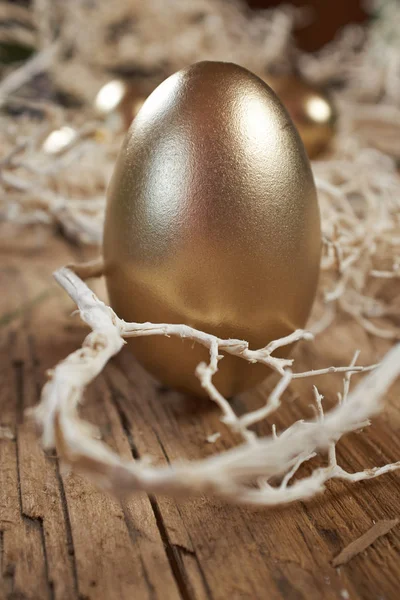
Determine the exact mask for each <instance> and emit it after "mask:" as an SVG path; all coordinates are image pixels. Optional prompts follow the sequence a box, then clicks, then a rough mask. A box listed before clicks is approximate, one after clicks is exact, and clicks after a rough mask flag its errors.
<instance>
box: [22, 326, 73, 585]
mask: <svg viewBox="0 0 400 600" xmlns="http://www.w3.org/2000/svg"><path fill="white" fill-rule="evenodd" d="M28 348H29V354H30V359H31V363H32V369H33V373H34V377H35V382H36V395H37V398H39V397H40V389H41V388H40V384H39V377H38V373H37V370H38V368H39V366H40V361H39V360H38V358H37V356H36V352H35V340H34V337H33V335H32V334H29V335H28ZM54 458H55V459H56V460H55V469H54V474H55V478H56V481H57V486H58V491H59V494H60V501H61V502H60V504H61V510H62V515H63V520H64V525H65V535H66V545H67V554H68V560H69V563H70V566H71V571H72V577H73V586H74V593H75V594H76V596H77V597H78V595H79V585H78V571H77V566H76V560H75V549H74V542H73V538H72V527H71V520H70V516H69V512H68V503H67V498H66V494H65V489H64V483H63V480H62V477H61V472H60V463H59V460H58V458H57V457H56V455H55V453H54ZM43 533H44V532H43ZM44 550H45V548H44ZM45 559H46V569H47V567H48V565H47V555H46V554H45ZM49 585H50V586H53V587H54V584H53V582H50V581H49ZM53 593H54V592H53Z"/></svg>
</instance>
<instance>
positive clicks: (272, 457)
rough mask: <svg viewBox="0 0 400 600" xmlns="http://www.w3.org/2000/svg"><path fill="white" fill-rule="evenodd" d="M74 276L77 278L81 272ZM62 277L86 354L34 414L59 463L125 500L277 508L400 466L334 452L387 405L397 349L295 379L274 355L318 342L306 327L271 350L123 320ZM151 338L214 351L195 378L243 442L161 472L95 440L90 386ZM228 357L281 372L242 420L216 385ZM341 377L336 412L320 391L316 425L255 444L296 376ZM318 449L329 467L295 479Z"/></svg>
mask: <svg viewBox="0 0 400 600" xmlns="http://www.w3.org/2000/svg"><path fill="white" fill-rule="evenodd" d="M77 270H78V272H79V268H78V269H77ZM80 272H81V274H85V276H89V275H99V274H101V263H98V264H95V265H92V266H91V265H89V266H88V267H84V268H83V269H82V268H81V270H80ZM55 277H56V280H57V281H58V283H59V284H60V285H61V286H62V287H63V288H64V289H65V291H66V292H67V293H68V294H69V296H70V297H71V298H72V299H73V300H74V302H75V303H76V304H77V307H78V310H79V314H80V316H81V318H82V319H83V321H85V323H87V325H89V327H90V328H91V329H92V332H91V333H90V334H89V335H88V336H87V337H86V339H85V341H84V343H83V345H82V348H81V349H79V350H77V351H76V352H73V353H72V354H70V355H69V356H68V357H67V358H66V359H65V360H63V361H62V362H61V363H59V364H58V365H57V366H56V367H55V368H54V369H53V370H52V371H51V372H50V373H49V380H48V382H47V383H46V385H45V386H44V388H43V392H42V398H41V402H40V404H39V405H38V406H37V407H36V408H35V409H34V410H33V415H34V418H35V420H36V422H37V424H38V425H39V427H40V429H41V430H42V436H43V444H44V446H45V447H46V448H54V447H55V448H56V450H57V453H58V456H59V458H60V459H61V461H63V462H64V463H66V464H69V465H71V466H73V467H74V468H75V469H76V470H78V471H80V472H82V473H84V474H85V475H86V476H88V477H89V478H90V479H92V480H93V481H94V482H95V483H96V484H97V485H98V486H99V487H101V488H103V489H105V490H107V491H111V492H114V493H115V494H118V495H120V494H122V493H124V494H125V493H129V492H135V491H146V492H147V493H163V494H171V495H198V494H208V495H212V496H216V497H219V498H221V499H223V500H225V501H229V502H234V503H243V504H255V505H262V506H270V505H276V504H284V503H287V502H292V501H294V500H300V499H303V500H305V499H307V498H310V497H312V496H314V495H315V494H316V493H318V492H321V491H322V490H323V489H324V484H325V482H326V481H328V480H329V479H334V478H336V479H345V480H348V481H360V480H361V479H370V478H373V477H377V476H379V475H381V474H383V473H387V472H389V471H393V470H395V469H397V468H398V467H400V461H399V462H396V463H393V464H388V465H385V466H383V467H379V468H373V469H366V470H364V471H361V472H358V473H348V472H346V471H344V470H343V469H342V468H341V467H340V466H339V465H338V464H337V460H336V451H335V446H336V443H337V442H338V441H339V440H340V438H341V437H342V436H343V435H345V434H346V433H349V432H351V431H356V430H359V429H360V428H362V427H365V426H367V425H369V419H370V418H371V417H373V416H375V415H376V414H377V413H378V412H379V411H380V410H381V409H382V405H381V398H382V396H383V395H384V394H385V392H386V391H387V389H388V388H389V387H390V385H391V384H392V383H393V381H394V380H395V379H396V377H397V376H398V375H399V374H400V344H397V345H396V346H395V347H394V348H393V349H392V350H391V351H390V352H389V353H388V355H387V356H386V357H385V359H384V360H383V361H382V363H381V364H380V365H379V366H372V367H366V368H365V367H364V368H363V367H358V366H356V365H355V362H356V359H357V356H358V354H357V353H356V355H355V356H354V359H353V361H352V362H351V364H350V365H349V366H347V367H328V368H326V369H321V370H319V371H309V372H304V373H294V372H293V371H292V363H293V361H292V360H291V359H281V358H276V357H274V356H273V353H274V351H275V350H276V349H277V348H279V347H282V346H285V345H287V344H290V343H293V342H294V341H297V340H301V339H304V340H309V339H311V338H312V335H311V334H310V333H308V332H306V331H303V330H298V331H295V332H294V333H293V334H292V335H289V336H287V337H286V338H283V339H281V340H276V341H274V342H271V343H270V344H268V345H267V346H266V347H265V348H261V349H259V350H250V349H249V348H248V344H247V343H246V342H244V341H241V340H232V339H230V340H222V339H219V338H217V337H215V336H212V335H209V334H206V333H204V332H201V331H197V330H195V329H192V328H190V327H188V326H186V325H168V324H153V323H126V322H125V321H123V320H122V319H119V318H118V317H117V315H116V314H115V313H114V311H113V310H112V309H111V308H109V307H108V306H106V305H105V304H104V303H103V302H101V301H100V300H99V299H98V298H97V297H96V295H95V294H94V293H93V292H92V291H91V290H90V289H89V288H88V286H87V285H86V284H85V283H84V282H83V280H82V279H80V277H79V276H78V275H77V274H76V273H74V272H73V271H72V270H71V269H69V268H62V269H60V270H59V271H57V272H56V273H55ZM148 335H168V336H179V337H184V338H189V339H192V340H193V341H194V342H196V343H199V344H202V345H203V346H205V347H206V348H207V349H208V350H209V353H210V360H209V363H208V364H206V363H201V364H199V365H198V367H197V369H196V375H197V377H198V378H199V380H200V382H201V385H202V386H203V387H204V389H205V390H206V391H207V392H208V394H209V396H210V398H211V400H213V401H214V402H215V403H216V404H217V405H218V407H219V408H220V410H221V413H222V416H221V421H222V422H223V423H224V425H225V426H226V427H229V428H230V429H231V430H232V431H233V432H234V433H236V434H240V436H241V438H242V439H243V444H242V445H240V446H238V447H235V448H233V449H232V450H229V451H227V452H224V453H221V454H219V455H216V456H213V457H211V458H206V459H204V460H200V461H196V462H181V463H179V464H172V465H170V466H167V467H157V466H151V465H149V464H148V461H146V463H143V462H141V461H137V460H131V461H127V460H123V459H121V458H120V457H119V456H118V455H117V454H115V453H114V452H113V451H112V450H111V449H110V448H108V447H107V446H106V445H105V444H104V443H103V442H102V441H101V440H99V439H98V438H97V437H94V435H93V428H92V427H91V426H90V425H89V424H88V423H85V422H83V421H82V420H81V419H80V417H79V414H78V406H79V404H80V403H81V402H82V400H83V393H84V390H85V388H86V386H87V385H88V384H89V383H90V382H91V381H92V380H93V379H94V378H95V377H96V376H97V375H98V374H99V373H100V372H101V371H102V369H103V368H104V367H105V365H106V363H107V362H108V360H109V359H110V358H111V357H112V356H114V355H115V354H117V353H118V352H119V351H120V350H121V348H122V346H123V344H124V338H127V337H138V336H148ZM226 353H229V354H233V355H235V356H238V357H240V358H242V359H243V360H248V361H250V362H259V363H263V364H265V365H266V366H269V367H270V368H271V369H272V370H274V371H275V372H277V373H279V374H280V376H281V378H280V380H279V382H278V384H277V385H276V386H275V388H274V390H273V391H272V392H271V394H270V395H269V397H268V398H267V400H266V403H265V405H264V406H263V407H262V408H260V409H257V410H254V411H252V412H248V413H246V414H244V415H242V416H240V417H238V416H237V415H236V414H235V412H234V410H233V408H232V406H231V405H230V403H229V402H228V401H227V400H226V399H225V398H224V397H223V396H222V395H221V394H220V393H219V392H218V390H217V389H216V387H215V386H214V385H213V381H212V377H213V375H214V374H215V372H216V370H217V369H218V363H219V361H220V360H223V354H226ZM362 371H370V373H369V374H368V375H367V376H366V377H365V379H363V381H362V382H361V383H360V384H359V385H358V386H357V387H356V389H355V390H354V391H352V392H350V391H349V388H350V379H351V376H352V375H353V374H354V373H356V372H362ZM334 372H339V373H344V381H343V392H342V393H341V395H340V398H339V402H338V405H337V406H336V408H334V409H332V410H331V411H330V412H329V413H327V414H324V411H323V408H322V396H321V395H320V394H319V392H318V390H317V388H315V387H314V395H315V403H316V408H317V417H316V418H315V419H314V420H312V421H304V420H301V421H297V422H296V423H294V424H293V425H291V426H290V427H288V428H287V429H286V430H285V431H283V432H282V433H281V434H280V435H279V436H278V435H277V434H276V431H275V429H273V434H272V436H270V437H264V438H258V437H257V436H256V434H255V433H254V432H253V431H251V430H250V429H249V427H250V426H251V425H254V424H255V423H257V422H259V421H261V420H263V419H265V418H266V417H268V416H270V415H271V414H273V413H274V412H275V411H276V410H277V409H278V408H279V406H280V404H281V397H282V394H283V393H284V391H285V390H286V389H287V387H288V386H289V384H290V382H291V380H292V379H295V378H304V377H310V376H316V375H324V374H327V373H334ZM321 452H322V453H328V464H327V465H326V466H325V467H322V468H317V469H314V470H313V471H312V472H311V475H308V476H306V477H304V478H302V479H298V480H296V481H295V482H294V483H292V481H291V480H292V478H293V476H294V475H295V474H296V472H297V470H298V469H299V467H300V466H301V465H302V464H303V463H304V462H306V461H308V460H310V459H311V458H313V457H314V456H315V455H316V454H317V453H321ZM277 481H278V483H276V482H277ZM255 483H256V484H257V485H255Z"/></svg>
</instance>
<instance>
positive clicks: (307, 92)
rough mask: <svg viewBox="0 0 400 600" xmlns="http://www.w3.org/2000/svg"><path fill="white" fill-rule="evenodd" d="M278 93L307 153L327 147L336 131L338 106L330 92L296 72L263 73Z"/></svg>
mask: <svg viewBox="0 0 400 600" xmlns="http://www.w3.org/2000/svg"><path fill="white" fill-rule="evenodd" d="M261 77H262V78H263V79H264V81H266V83H267V84H268V85H269V86H271V88H272V89H273V90H274V92H275V93H276V94H277V95H278V96H279V98H280V100H281V101H282V104H283V105H284V106H285V108H286V109H287V111H288V112H289V114H290V116H291V117H292V119H293V122H294V124H295V125H296V127H297V130H298V132H299V133H300V136H301V139H302V140H303V143H304V146H305V148H306V150H307V154H308V156H309V157H310V158H315V157H316V156H318V155H319V154H321V153H322V152H324V151H326V150H327V149H328V147H329V144H330V142H331V140H332V138H333V137H334V135H335V123H336V117H337V115H336V110H335V106H334V104H333V102H332V99H331V98H330V97H329V95H328V94H327V93H326V92H325V91H324V90H321V89H318V88H316V87H313V86H312V85H310V84H308V83H307V82H305V81H304V80H302V79H300V78H299V77H295V76H292V75H290V76H288V75H285V76H280V77H278V76H271V75H262V76H261Z"/></svg>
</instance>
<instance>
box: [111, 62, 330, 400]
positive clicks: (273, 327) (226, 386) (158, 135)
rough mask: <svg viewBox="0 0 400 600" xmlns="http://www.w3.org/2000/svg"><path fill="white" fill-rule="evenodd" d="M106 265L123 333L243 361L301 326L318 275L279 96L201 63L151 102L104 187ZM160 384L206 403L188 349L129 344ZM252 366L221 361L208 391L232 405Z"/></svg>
mask: <svg viewBox="0 0 400 600" xmlns="http://www.w3.org/2000/svg"><path fill="white" fill-rule="evenodd" d="M103 251H104V259H105V267H106V282H107V288H108V293H109V297H110V302H111V305H112V307H113V308H114V310H115V311H116V312H117V314H118V315H119V316H120V317H121V318H123V319H125V320H127V321H136V322H142V321H151V322H153V323H185V324H186V325H189V326H192V327H195V328H197V329H201V330H203V331H205V332H208V333H211V334H214V335H217V336H219V337H221V338H238V339H244V340H247V341H248V342H249V345H250V348H259V347H262V346H265V345H266V344H267V343H268V342H270V341H271V340H272V339H275V338H278V337H281V336H284V335H287V334H289V333H291V332H292V331H294V330H295V329H296V328H299V327H303V326H304V325H305V323H306V321H307V318H308V315H309V312H310V309H311V305H312V303H313V299H314V296H315V291H316V286H317V279H318V273H319V262H320V251H321V236H320V217H319V209H318V203H317V198H316V191H315V186H314V182H313V177H312V174H311V170H310V165H309V161H308V158H307V155H306V152H305V150H304V146H303V144H302V142H301V139H300V137H299V135H298V133H297V131H296V129H295V127H294V126H293V123H292V121H291V119H290V117H289V116H288V113H287V112H286V110H285V109H284V108H283V106H282V104H281V102H280V101H279V100H278V98H277V96H276V95H275V93H274V92H273V91H272V90H271V89H270V88H269V87H268V86H267V85H266V84H265V83H264V82H263V81H261V80H260V79H259V78H258V77H257V76H255V75H253V74H252V73H250V72H249V71H247V70H246V69H243V68H242V67H239V66H237V65H234V64H231V63H218V62H202V63H197V64H194V65H192V66H191V67H189V68H187V69H185V70H183V71H180V72H178V73H176V74H175V75H172V76H171V77H169V78H168V79H167V80H165V81H164V82H163V83H162V84H161V85H160V86H159V87H158V88H156V90H155V91H154V92H153V93H152V94H151V95H150V96H149V97H148V99H147V100H146V101H145V103H144V104H143V106H142V108H141V110H140V111H139V113H138V115H137V117H136V118H135V119H134V121H133V122H132V125H131V127H130V129H129V131H128V133H127V136H126V138H125V141H124V143H123V146H122V148H121V151H120V154H119V157H118V160H117V164H116V167H115V171H114V174H113V177H112V180H111V183H110V186H109V191H108V202H107V213H106V221H105V229H104V248H103ZM129 343H130V345H131V347H132V350H133V352H134V353H135V355H136V356H137V358H138V359H139V361H140V362H141V363H142V364H143V365H144V366H145V367H146V368H147V369H148V370H149V371H150V372H152V373H153V374H154V375H155V376H156V377H157V378H158V379H159V380H160V381H162V382H163V383H164V384H166V385H168V386H172V387H176V388H179V389H182V390H186V391H190V392H193V393H195V394H199V395H203V390H202V389H201V387H200V385H199V383H198V380H197V378H196V376H195V368H196V366H197V364H198V363H199V362H200V361H202V360H208V352H207V350H206V349H205V348H203V347H201V346H199V345H198V344H194V343H193V342H192V341H190V340H181V339H178V338H166V337H161V336H150V337H142V338H135V339H132V340H131V341H130V342H129ZM268 373H269V370H268V369H267V368H266V367H264V366H262V365H251V364H249V363H247V362H246V361H244V360H242V359H240V358H237V357H232V356H227V357H225V358H224V359H223V360H221V361H220V363H219V371H218V373H217V374H216V376H215V378H214V381H215V383H216V385H217V387H218V388H219V390H220V391H221V392H222V393H223V394H224V395H225V396H231V395H233V394H235V393H238V392H240V391H242V390H244V389H247V388H249V387H252V386H253V385H255V384H257V383H258V382H260V381H262V379H264V378H265V377H266V376H267V375H268Z"/></svg>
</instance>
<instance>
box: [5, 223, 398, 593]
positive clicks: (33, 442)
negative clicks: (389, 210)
mask: <svg viewBox="0 0 400 600" xmlns="http://www.w3.org/2000/svg"><path fill="white" fill-rule="evenodd" d="M32 236H33V237H32ZM34 236H38V237H37V238H36V239H35V237H34ZM32 240H33V241H35V243H34V246H33V247H32ZM38 240H39V241H40V235H39V234H38V233H37V232H36V233H33V234H31V238H29V235H26V236H24V239H23V240H21V242H20V243H17V242H14V248H13V250H12V252H11V251H8V252H6V251H5V250H6V249H7V246H6V247H5V248H3V250H4V252H3V253H2V256H3V259H2V263H1V265H2V266H1V267H0V277H1V287H2V290H3V295H2V297H1V298H0V352H1V363H0V383H1V386H0V426H3V427H8V428H10V430H11V432H12V433H14V434H15V439H10V438H7V437H6V438H1V439H0V532H1V533H0V567H1V574H2V580H1V585H0V589H1V592H2V593H3V594H4V597H6V598H9V600H11V598H16V597H20V598H32V599H33V598H54V599H64V598H79V599H80V600H83V599H84V598H93V599H94V598H96V600H97V599H100V600H102V599H103V598H104V599H108V598H132V597H135V600H136V599H138V600H141V599H142V598H143V599H147V598H151V599H157V598H160V599H163V600H164V599H167V600H169V599H171V600H174V599H175V598H183V599H184V600H210V599H212V600H225V599H226V598H229V597H232V598H234V599H235V598H237V599H242V598H243V599H245V598H249V599H258V598H260V599H261V598H262V599H263V600H265V599H268V600H269V599H271V600H275V599H277V600H282V599H284V600H288V599H289V600H291V599H295V600H297V599H303V598H304V599H305V598H307V600H308V599H311V600H312V599H314V598H315V599H320V598H323V599H325V598H326V599H328V600H330V599H331V598H332V599H338V598H339V599H340V598H343V599H345V598H351V599H352V600H353V599H354V600H361V599H362V600H370V599H371V598H380V597H381V598H385V600H391V599H392V598H393V600H395V599H396V600H397V598H398V572H399V568H400V558H399V557H400V532H399V528H395V529H393V531H391V532H390V533H388V535H387V536H385V537H383V538H380V539H378V540H377V541H376V542H375V543H374V544H373V546H371V547H370V548H368V549H367V550H366V551H365V552H363V553H362V554H360V555H358V556H356V557H354V558H353V559H352V560H351V561H350V562H349V563H348V564H345V565H342V566H341V567H340V568H338V569H335V568H334V567H333V566H332V564H331V561H332V558H333V557H334V556H336V555H337V554H338V553H339V552H340V550H341V549H342V548H343V547H345V546H346V545H347V544H349V543H350V542H351V541H352V540H354V539H355V538H356V537H357V536H359V535H361V534H362V533H364V532H365V531H366V530H368V529H369V528H370V527H371V526H372V525H373V522H374V521H378V520H384V519H386V520H388V519H394V518H397V517H398V489H399V475H398V474H396V473H392V474H389V475H387V476H385V477H383V478H380V479H378V480H374V481H367V482H361V483H358V484H355V485H352V486H350V485H347V484H344V483H341V482H333V483H331V484H329V485H328V490H327V492H326V493H325V494H324V495H323V496H320V497H319V498H316V499H315V500H313V501H312V502H309V503H307V504H303V503H296V504H295V505H292V506H289V507H285V508H281V509H278V508H277V509H273V510H257V511H256V510H248V509H245V508H240V507H232V506H225V505H222V504H221V503H219V502H215V501H212V500H209V499H204V498H200V499H194V500H193V499H191V500H179V501H175V500H171V499H169V498H162V497H157V498H148V497H147V496H145V495H142V496H135V497H133V498H131V499H130V500H129V501H127V502H124V503H123V504H120V503H119V502H117V501H115V500H114V499H111V498H109V497H107V496H105V495H103V494H100V493H99V492H97V491H96V490H95V489H94V488H93V486H91V485H90V484H89V483H87V482H86V481H85V480H83V479H82V478H80V477H78V476H76V475H67V474H65V473H60V471H59V466H58V461H57V460H56V458H55V457H53V456H45V455H44V454H43V452H42V450H41V448H40V446H39V444H38V442H37V439H36V436H35V433H34V432H33V431H32V429H31V428H30V426H29V424H28V423H27V422H26V421H23V420H22V411H23V409H24V408H26V407H28V406H31V405H32V404H33V403H34V402H36V400H37V397H38V391H39V388H40V387H41V385H42V383H43V381H44V378H43V374H44V371H45V369H47V368H49V367H51V366H52V365H53V364H54V363H55V362H56V361H57V360H59V359H61V358H63V357H64V356H65V355H66V354H67V353H68V352H70V351H72V350H73V349H74V348H76V347H77V346H78V345H79V344H80V343H81V341H82V339H83V336H84V334H85V332H86V330H85V328H84V327H83V326H82V325H81V324H80V323H79V321H78V320H77V319H71V318H69V313H70V312H71V310H72V308H73V306H72V303H70V301H69V300H68V299H67V298H66V297H65V295H64V294H62V293H59V292H57V291H56V288H55V286H52V285H51V283H50V273H51V270H52V269H54V268H55V267H56V266H58V265H60V264H63V263H65V262H68V261H69V260H71V257H76V256H77V255H78V252H77V251H76V250H75V249H74V248H73V247H71V246H68V245H67V244H65V243H64V242H62V241H61V240H57V239H54V238H48V239H47V243H46V244H45V245H44V246H42V247H41V248H40V246H39V244H38V243H37V241H38ZM30 244H31V246H30ZM96 287H98V288H99V289H101V288H102V287H103V286H102V285H101V284H100V285H97V284H96ZM4 291H5V293H4ZM4 315H5V316H4ZM2 316H3V317H2ZM23 328H24V329H23ZM357 347H359V348H362V355H361V357H360V362H363V363H366V362H373V361H375V360H376V359H378V358H379V357H380V356H382V355H383V353H384V352H385V350H386V349H387V347H388V346H387V342H382V341H376V340H371V338H369V336H367V335H366V334H365V333H364V332H363V331H361V330H360V329H359V328H358V327H355V326H354V325H353V324H352V323H351V322H349V321H347V322H343V324H341V325H340V326H338V327H335V328H334V329H332V330H330V331H329V332H328V334H327V335H326V336H323V337H321V339H320V341H319V342H318V344H317V345H316V346H315V347H314V346H311V345H303V347H302V348H298V349H297V351H296V352H297V361H296V367H297V369H299V370H300V369H307V368H310V367H311V366H312V367H317V366H321V365H326V364H343V362H344V361H349V360H350V359H351V356H352V353H353V351H354V350H355V349H356V348H357ZM272 383H273V381H272V380H269V381H267V382H266V384H265V385H264V386H263V387H262V388H261V389H260V390H258V391H255V392H252V393H251V394H247V395H245V396H242V397H239V398H235V399H234V401H233V402H234V405H235V409H237V410H245V409H248V408H249V407H253V408H254V407H256V406H259V405H260V404H262V402H263V401H264V400H265V394H266V393H267V392H268V390H269V389H270V388H271V385H272ZM312 383H313V381H311V380H307V381H298V382H296V385H295V386H294V387H293V390H292V391H291V392H289V393H288V394H287V395H286V400H285V403H284V406H283V407H282V409H281V410H280V411H279V412H278V414H277V415H276V418H274V421H275V422H276V424H277V427H278V430H279V429H281V428H283V427H284V426H287V424H288V423H290V422H292V421H293V420H295V419H298V418H300V417H302V416H304V415H311V414H312V413H311V409H310V408H309V407H308V404H309V403H311V402H312V393H311V385H312ZM315 383H318V385H319V387H320V391H321V393H323V394H324V395H325V396H326V397H327V401H326V402H327V405H328V406H329V404H330V403H331V402H332V401H333V399H334V395H335V393H336V391H338V390H339V387H340V379H339V378H338V377H333V376H332V377H326V378H321V379H318V380H316V381H315ZM399 391H400V384H397V385H396V386H394V387H393V388H392V390H391V391H390V394H389V399H388V402H389V406H388V411H387V413H386V414H384V415H382V416H381V417H379V418H378V419H377V420H376V422H375V424H374V425H373V426H372V428H371V429H370V430H367V431H366V432H364V433H363V434H362V435H361V434H352V435H351V436H348V437H347V439H346V440H344V441H343V442H341V443H340V444H339V449H338V456H339V460H340V461H341V464H342V465H343V466H344V467H345V468H347V469H349V470H354V469H359V468H364V467H365V466H373V465H379V464H384V462H387V461H391V460H396V459H398V458H399V456H400V436H399V435H398V433H399V430H400V413H399V403H398V397H399ZM83 410H84V416H85V417H86V418H87V419H88V420H90V421H91V422H92V423H94V424H95V425H96V426H97V427H98V428H99V430H100V432H101V435H102V437H103V439H104V440H105V441H106V442H107V443H108V444H110V446H111V447H113V448H114V449H115V450H117V451H118V452H119V453H120V454H121V455H123V456H126V457H128V456H133V457H134V458H137V457H141V456H144V455H146V454H150V455H151V456H153V457H154V458H155V460H156V461H158V462H160V463H166V462H168V461H173V460H177V459H182V458H189V459H196V458H200V457H201V456H206V455H209V454H213V453H215V452H217V451H222V450H224V449H225V448H228V447H229V446H230V445H231V444H232V442H233V441H234V440H233V438H232V436H231V434H230V433H229V432H227V431H226V429H225V428H224V427H223V425H222V424H221V423H220V421H219V414H218V411H217V410H216V408H215V407H214V406H213V405H212V404H211V403H210V402H207V401H201V400H200V401H199V400H196V399H194V398H190V397H188V396H183V395H181V394H178V393H175V392H172V391H170V390H165V389H162V388H160V386H158V385H157V384H156V383H155V382H154V381H153V380H152V379H151V378H150V376H148V375H147V374H146V373H145V372H144V371H143V369H142V368H141V367H140V366H139V365H138V364H137V363H136V362H135V360H134V358H133V357H132V356H131V355H130V354H129V352H128V351H125V350H124V351H123V352H122V353H121V355H120V356H118V357H117V358H116V359H115V360H113V361H112V363H111V364H110V365H109V366H108V367H107V369H106V370H105V372H104V374H103V375H102V376H100V377H99V378H98V380H97V381H96V382H95V383H94V384H93V385H92V386H91V388H90V390H89V391H88V401H87V404H86V405H85V407H84V409H83ZM271 424H272V422H269V423H264V424H262V425H260V426H258V431H259V432H260V433H269V432H270V428H271ZM216 431H220V432H221V434H222V436H221V437H220V438H219V439H218V440H217V441H216V442H215V443H214V444H208V443H207V442H206V438H207V437H208V436H209V435H210V434H212V433H214V432H216ZM306 469H307V467H306V468H305V471H304V472H306ZM18 594H19V596H18ZM0 596H1V594H0Z"/></svg>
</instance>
